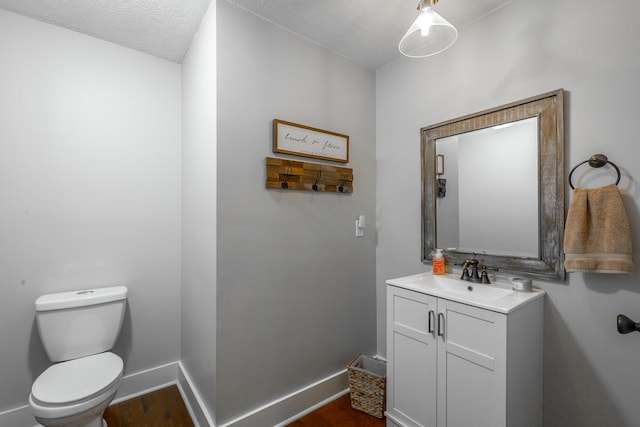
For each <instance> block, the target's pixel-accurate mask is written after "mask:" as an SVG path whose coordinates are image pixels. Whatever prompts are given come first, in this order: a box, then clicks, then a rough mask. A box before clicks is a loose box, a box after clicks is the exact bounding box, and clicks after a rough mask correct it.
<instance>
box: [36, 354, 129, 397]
mask: <svg viewBox="0 0 640 427" xmlns="http://www.w3.org/2000/svg"><path fill="white" fill-rule="evenodd" d="M123 367H124V363H123V362H122V359H121V358H120V357H119V356H117V355H116V354H113V353H111V352H105V353H99V354H94V355H91V356H87V357H82V358H79V359H74V360H69V361H66V362H61V363H57V364H55V365H52V366H50V367H49V368H48V369H47V370H46V371H44V372H43V373H42V374H41V375H40V376H39V377H38V378H37V379H36V381H35V382H34V383H33V386H32V387H31V397H32V398H33V400H34V401H35V402H36V403H39V404H40V405H45V406H69V405H74V404H77V403H81V402H83V401H87V400H91V399H92V398H94V397H95V396H97V395H100V394H102V393H103V392H104V391H105V390H107V389H110V388H111V387H112V386H113V385H114V383H116V382H119V381H120V378H122V372H123Z"/></svg>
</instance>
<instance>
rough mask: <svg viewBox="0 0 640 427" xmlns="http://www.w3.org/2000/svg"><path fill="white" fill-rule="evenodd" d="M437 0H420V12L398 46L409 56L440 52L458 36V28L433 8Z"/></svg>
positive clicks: (423, 55) (401, 51)
mask: <svg viewBox="0 0 640 427" xmlns="http://www.w3.org/2000/svg"><path fill="white" fill-rule="evenodd" d="M436 3H438V0H420V3H418V10H419V11H420V14H419V15H418V17H417V18H416V20H415V21H413V24H411V26H410V27H409V30H407V32H406V34H405V35H404V37H402V40H400V44H399V45H398V48H399V49H400V53H402V54H403V55H404V56H408V57H410V58H424V57H426V56H431V55H435V54H437V53H440V52H442V51H443V50H445V49H446V48H448V47H449V46H451V45H452V44H453V42H455V41H456V39H457V38H458V30H456V28H455V27H454V26H453V25H451V24H450V23H449V22H447V20H446V19H444V18H443V17H442V16H440V15H438V14H437V13H436V12H435V11H434V10H433V5H435V4H436Z"/></svg>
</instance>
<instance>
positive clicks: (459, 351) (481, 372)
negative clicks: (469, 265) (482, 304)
mask: <svg viewBox="0 0 640 427" xmlns="http://www.w3.org/2000/svg"><path fill="white" fill-rule="evenodd" d="M438 316H439V319H438V320H439V321H440V324H439V325H438V327H439V329H438V331H437V333H438V335H437V337H438V356H437V357H438V427H469V426H474V427H497V426H505V425H506V361H505V358H506V315H504V314H500V313H495V312H492V311H489V310H483V309H479V308H476V307H472V306H468V305H465V304H459V303H456V302H453V301H448V300H442V299H439V300H438Z"/></svg>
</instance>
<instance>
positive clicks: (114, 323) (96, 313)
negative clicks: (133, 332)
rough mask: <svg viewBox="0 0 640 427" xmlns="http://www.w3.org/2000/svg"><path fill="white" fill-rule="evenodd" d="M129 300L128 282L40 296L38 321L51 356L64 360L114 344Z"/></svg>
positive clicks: (37, 307)
mask: <svg viewBox="0 0 640 427" xmlns="http://www.w3.org/2000/svg"><path fill="white" fill-rule="evenodd" d="M126 302H127V288H126V287H125V286H113V287H108V288H97V289H86V290H81V291H73V292H62V293H56V294H47V295H42V296H41V297H39V298H38V299H37V300H36V302H35V305H36V322H37V324H38V331H39V332H40V339H41V340H42V344H43V345H44V349H45V351H46V352H47V355H48V356H49V359H50V360H51V361H52V362H62V361H65V360H71V359H77V358H79V357H84V356H89V355H92V354H97V353H102V352H104V351H107V350H110V349H111V348H113V346H114V345H115V343H116V340H117V339H118V335H119V334H120V328H121V327H122V321H123V320H124V311H125V307H126Z"/></svg>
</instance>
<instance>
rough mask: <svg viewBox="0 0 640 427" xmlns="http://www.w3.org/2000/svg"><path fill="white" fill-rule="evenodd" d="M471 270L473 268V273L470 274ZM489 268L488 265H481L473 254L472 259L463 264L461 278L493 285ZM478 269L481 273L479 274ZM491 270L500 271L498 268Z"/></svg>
mask: <svg viewBox="0 0 640 427" xmlns="http://www.w3.org/2000/svg"><path fill="white" fill-rule="evenodd" d="M469 268H471V272H469ZM488 268H489V267H487V266H486V265H483V264H480V262H479V261H478V260H477V259H476V254H473V258H472V259H468V260H466V261H465V262H464V263H462V276H460V280H466V281H469V282H475V283H483V284H485V285H488V284H490V283H491V281H490V280H489V274H488V273H487V269H488ZM478 269H479V270H480V273H478ZM491 270H495V271H498V269H497V268H491Z"/></svg>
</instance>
